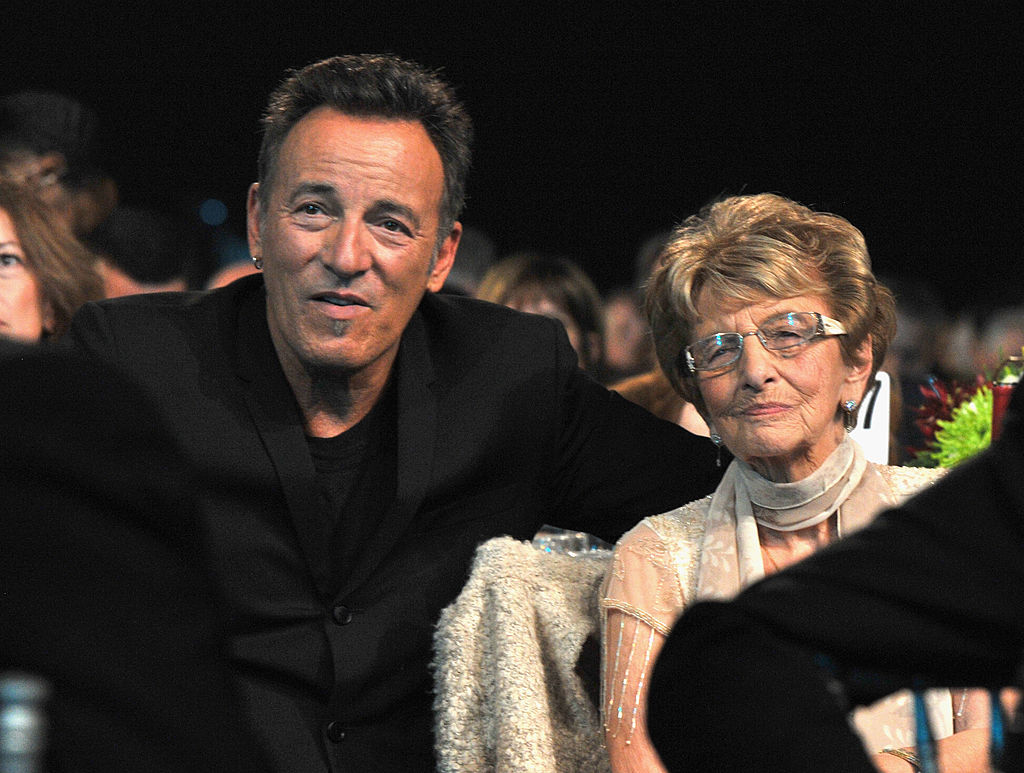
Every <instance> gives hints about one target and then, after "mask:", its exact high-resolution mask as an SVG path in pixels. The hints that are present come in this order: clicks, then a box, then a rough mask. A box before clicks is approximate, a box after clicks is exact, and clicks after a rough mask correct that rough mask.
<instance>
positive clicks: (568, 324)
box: [476, 253, 604, 376]
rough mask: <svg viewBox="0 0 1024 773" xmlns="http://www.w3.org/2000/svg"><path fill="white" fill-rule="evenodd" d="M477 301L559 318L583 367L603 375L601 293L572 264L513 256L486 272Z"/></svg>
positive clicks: (543, 257)
mask: <svg viewBox="0 0 1024 773" xmlns="http://www.w3.org/2000/svg"><path fill="white" fill-rule="evenodd" d="M476 297H477V298H479V299H481V300H484V301H490V302H491V303H499V304H501V305H502V306H508V307H510V308H513V309H518V310H519V311H525V312H529V313H532V314H543V315H545V316H548V317H552V318H554V319H557V320H559V321H560V322H561V323H562V325H563V326H564V327H565V331H566V333H567V334H568V336H569V342H570V343H571V344H572V348H573V349H575V350H576V354H577V356H578V357H579V360H580V367H581V368H583V369H584V370H586V371H588V372H589V373H590V374H591V375H594V376H599V375H600V371H601V369H602V358H603V352H604V320H603V316H602V315H603V312H602V302H601V295H600V293H599V292H598V290H597V287H595V286H594V283H593V281H591V279H590V277H589V276H587V274H586V272H584V271H583V269H582V268H580V267H579V266H578V265H577V264H576V263H574V262H573V261H571V260H569V259H568V258H563V257H556V256H548V255H539V254H534V253H522V254H517V255H511V256H509V257H507V258H503V259H501V260H499V261H498V262H497V263H495V264H494V265H493V266H491V267H490V268H489V269H488V270H487V273H486V274H484V278H483V279H482V280H481V282H480V287H479V288H478V289H477V292H476Z"/></svg>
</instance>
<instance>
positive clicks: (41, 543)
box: [0, 339, 267, 773]
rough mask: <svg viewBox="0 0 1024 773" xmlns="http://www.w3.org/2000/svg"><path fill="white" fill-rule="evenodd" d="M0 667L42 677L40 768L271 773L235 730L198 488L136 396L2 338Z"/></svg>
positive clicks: (89, 370) (102, 376) (95, 367)
mask: <svg viewBox="0 0 1024 773" xmlns="http://www.w3.org/2000/svg"><path fill="white" fill-rule="evenodd" d="M0 393H2V394H3V400H0V438H2V440H0V514H2V515H0V518H2V523H3V527H2V535H3V536H2V538H0V621H2V622H0V672H18V673H22V674H29V675H31V676H32V677H33V678H36V679H42V680H43V681H44V683H45V684H47V685H48V686H49V691H50V697H49V700H48V701H47V703H46V704H45V706H44V711H45V716H46V719H47V723H48V724H49V728H48V730H47V733H46V734H47V736H48V739H47V742H46V745H45V748H46V750H47V760H46V769H47V770H52V771H58V770H59V771H67V772H69V773H72V772H74V771H99V770H102V771H110V772H111V773H115V772H117V771H124V772H125V773H128V772H129V771H131V772H132V773H137V772H138V771H146V772H152V773H157V772H160V773H178V772H179V771H185V770H188V771H210V772H211V773H213V771H217V773H223V772H224V771H238V773H242V772H243V771H244V772H245V773H252V772H253V771H260V770H266V769H267V768H266V767H265V764H264V763H263V762H261V761H260V760H259V759H258V754H257V751H256V749H255V748H254V745H253V740H252V736H251V735H250V734H249V731H248V729H247V728H245V726H244V724H243V723H242V722H241V721H240V715H239V710H238V703H237V700H236V696H235V695H234V693H233V690H232V687H231V683H230V677H229V673H228V668H227V665H226V663H225V662H224V660H223V653H222V647H223V631H222V628H221V623H220V618H219V613H218V611H217V610H216V601H215V595H214V592H213V586H212V584H211V582H210V578H209V577H208V576H207V575H206V573H205V569H204V568H203V567H202V565H201V563H200V561H199V560H198V555H197V553H198V534H197V531H198V528H199V524H198V519H197V513H196V511H195V509H194V507H193V506H192V505H194V499H193V498H192V495H193V490H194V485H193V484H194V479H193V478H192V477H191V476H190V475H189V473H188V470H187V468H186V466H185V462H184V460H183V458H182V457H181V454H180V453H179V452H178V451H177V449H176V448H175V446H174V444H173V442H172V440H171V436H170V434H169V433H168V432H167V430H166V428H165V427H164V426H163V425H162V424H161V423H160V421H159V419H158V416H157V414H156V412H155V410H154V409H153V406H152V404H151V403H149V402H147V401H146V400H145V399H144V397H143V395H142V393H141V391H140V390H139V389H138V388H137V387H133V386H132V385H131V384H127V383H124V382H123V381H122V380H121V379H120V378H119V377H118V375H117V374H116V373H115V372H113V371H112V369H111V368H109V367H108V366H103V365H102V363H96V362H91V361H89V360H85V359H82V358H79V357H74V356H72V355H70V354H67V353H62V352H56V351H51V350H46V349H43V348H36V347H28V346H25V345H21V344H14V343H11V342H5V341H3V340H2V339H0Z"/></svg>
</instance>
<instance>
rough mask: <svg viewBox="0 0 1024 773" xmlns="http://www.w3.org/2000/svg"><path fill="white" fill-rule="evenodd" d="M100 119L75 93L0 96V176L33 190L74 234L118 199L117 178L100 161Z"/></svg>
mask: <svg viewBox="0 0 1024 773" xmlns="http://www.w3.org/2000/svg"><path fill="white" fill-rule="evenodd" d="M99 129H100V127H99V120H98V118H97V116H96V113H95V112H94V111H93V110H91V109H90V108H88V107H86V106H85V105H83V104H82V103H80V102H78V101H77V100H75V99H72V98H70V97H67V96H65V95H63V94H58V93H55V92H50V91H32V90H27V91H19V92H16V93H13V94H8V95H7V96H5V97H3V98H2V99H0V177H4V178H6V179H8V180H10V181H13V182H16V183H22V184H24V185H26V186H28V187H30V188H32V189H34V190H35V191H36V193H37V194H38V195H39V197H40V198H41V199H42V200H43V201H44V202H45V203H46V204H47V205H48V206H49V207H51V208H52V209H53V211H54V212H55V213H57V216H58V217H59V218H60V219H61V220H62V221H64V223H65V224H66V225H67V226H68V227H69V228H70V229H71V230H72V231H73V232H74V233H75V234H76V235H78V236H84V235H86V234H88V233H90V232H91V231H92V230H93V229H94V228H95V227H96V226H97V225H99V224H100V223H101V222H103V220H105V219H106V218H107V216H108V215H109V214H110V213H111V212H112V211H113V209H114V207H115V206H116V205H117V199H118V189H117V183H116V182H115V181H114V179H113V178H112V177H111V176H110V174H108V173H107V171H106V170H105V169H104V164H103V163H102V162H101V160H100V159H101V155H102V152H101V142H100V131H99Z"/></svg>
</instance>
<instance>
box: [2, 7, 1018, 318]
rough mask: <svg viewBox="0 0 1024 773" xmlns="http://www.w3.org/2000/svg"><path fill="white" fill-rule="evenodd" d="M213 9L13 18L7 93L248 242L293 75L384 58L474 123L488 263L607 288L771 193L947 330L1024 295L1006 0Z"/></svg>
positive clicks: (87, 11) (126, 177) (151, 192)
mask: <svg viewBox="0 0 1024 773" xmlns="http://www.w3.org/2000/svg"><path fill="white" fill-rule="evenodd" d="M208 5H209V7H201V8H197V9H195V10H174V11H164V10H160V8H155V9H154V8H152V7H145V6H144V4H138V5H132V6H127V5H125V6H123V7H122V8H121V9H120V10H118V9H112V8H110V7H108V6H95V5H91V4H89V3H87V2H86V0H83V2H82V3H81V4H79V5H71V4H68V3H56V4H53V3H42V4H35V5H33V6H32V7H31V8H28V9H24V10H19V9H13V10H11V9H8V10H7V11H5V12H4V14H3V16H4V23H3V26H4V28H5V30H4V35H3V36H2V38H3V40H4V43H3V46H4V48H6V51H5V52H4V54H3V61H4V65H5V67H4V77H3V84H2V86H3V90H4V91H10V90H14V89H16V88H23V87H28V86H34V87H48V88H55V89H58V90H62V91H64V92H66V93H68V94H70V95H72V96H76V97H78V98H80V99H82V100H83V101H85V102H87V103H89V104H91V105H92V106H93V107H94V108H96V109H97V111H98V112H99V113H100V115H101V117H102V120H103V122H104V125H105V127H106V130H107V135H108V138H109V141H110V142H109V146H110V148H111V151H112V152H111V156H110V162H111V168H112V170H113V172H114V174H115V176H116V177H117V178H118V180H119V182H120V185H121V189H122V194H123V199H124V200H125V201H126V202H128V203H138V204H150V205H154V206H161V207H165V208H175V209H177V210H180V211H183V212H185V211H188V212H191V208H192V207H194V205H195V203H196V202H198V201H200V200H202V199H204V198H206V197H216V198H219V199H221V200H223V201H224V202H225V203H226V204H227V205H228V207H229V220H228V222H227V224H226V225H227V227H228V228H229V229H231V230H233V231H234V232H235V233H237V234H238V235H239V236H241V235H242V234H243V233H244V231H243V228H244V224H243V220H244V212H243V204H244V197H245V189H246V186H247V185H248V183H249V182H251V181H252V180H253V179H254V177H255V166H256V163H255V160H256V153H257V149H258V135H257V121H258V118H259V115H260V111H261V109H262V107H263V104H264V101H265V99H266V96H267V94H268V93H269V91H270V90H271V89H272V88H273V87H274V86H275V85H276V83H277V82H278V81H279V79H280V78H281V77H282V76H283V74H284V73H285V70H287V69H288V68H293V67H300V66H302V65H304V64H307V63H309V62H311V61H314V60H317V59H320V58H322V57H325V56H330V55H333V54H337V53H355V52H365V51H390V52H393V53H396V54H399V55H402V56H405V57H408V58H412V59H416V60H418V61H421V62H422V63H424V64H426V65H429V66H431V67H439V68H442V69H443V71H444V73H445V74H446V76H447V78H448V80H449V81H451V82H452V83H453V84H455V86H456V87H457V90H458V92H459V94H460V95H461V97H462V98H463V100H464V101H465V102H466V103H467V105H468V107H469V110H470V113H471V115H472V116H473V118H474V121H475V124H476V127H477V146H476V153H475V163H474V168H473V171H472V173H471V177H470V183H469V194H470V199H469V205H468V208H467V211H466V213H465V216H464V218H463V222H465V223H466V224H468V225H473V226H476V227H478V228H481V229H482V230H484V231H486V232H487V233H489V234H490V235H491V236H492V238H494V239H495V240H496V242H497V243H498V246H499V248H500V251H501V252H503V253H506V252H509V251H512V250H518V249H538V250H547V251H555V252H560V253H564V254H568V255H570V256H571V257H574V258H575V259H577V260H578V261H579V262H580V263H581V264H582V265H584V267H585V268H586V269H587V271H588V272H589V273H590V274H591V276H592V277H593V278H594V280H595V281H596V282H597V284H598V286H599V287H600V288H601V289H602V290H608V289H610V288H611V287H612V286H614V285H616V284H621V283H626V282H629V281H630V280H631V279H632V261H633V257H634V254H635V253H636V250H637V248H638V246H639V244H640V242H641V241H642V240H643V239H644V238H645V237H646V236H648V235H650V234H651V233H653V232H655V231H658V230H661V229H665V228H668V227H670V226H671V225H673V224H674V223H676V222H677V221H679V220H680V219H682V218H684V217H686V216H687V215H689V214H691V213H693V212H694V211H696V210H697V209H698V208H699V207H700V206H701V205H702V204H703V203H705V202H706V201H708V200H709V199H711V198H713V197H715V196H718V195H721V194H729V193H740V192H748V193H754V192H760V191H766V190H770V191H776V192H779V193H782V194H784V195H787V196H789V197H791V198H795V199H797V200H799V201H801V202H803V203H806V204H808V205H811V206H813V207H815V208H822V209H829V210H831V211H834V212H837V213H839V214H841V215H843V216H845V217H847V218H848V219H850V220H851V221H852V222H853V223H854V224H855V225H857V226H858V227H860V228H861V230H863V231H864V233H865V235H866V237H867V241H868V246H869V249H870V250H871V252H872V255H873V258H874V261H875V268H876V271H877V272H878V273H880V274H882V275H884V276H895V277H904V278H909V279H927V280H930V281H932V282H933V283H934V284H935V285H936V287H937V288H938V289H939V291H940V292H941V294H942V297H943V299H944V301H945V302H946V304H948V306H949V308H950V310H951V311H956V310H963V309H982V310H983V309H987V308H991V307H994V306H996V305H1002V304H1009V303H1019V302H1020V301H1021V282H1020V281H1019V279H1018V276H1019V273H1020V272H1019V263H1020V259H1019V255H1020V246H1021V243H1022V239H1021V236H1022V232H1024V229H1022V226H1021V221H1022V214H1024V213H1022V211H1021V207H1020V204H1019V201H1018V196H1017V189H1018V172H1019V160H1018V156H1019V151H1018V150H1017V145H1018V137H1019V135H1020V133H1021V126H1020V122H1019V119H1018V118H1015V117H1013V116H1015V115H1016V114H1017V112H1018V110H1019V107H1020V101H1021V100H1020V98H1019V97H1018V92H1019V90H1020V88H1021V87H1020V85H1019V83H1018V78H1017V77H1015V76H1016V72H1015V68H1014V64H1015V62H1016V60H1017V59H1019V57H1020V55H1021V46H1020V41H1019V32H1018V30H1019V29H1020V25H1019V22H1018V21H1017V19H1016V18H1014V17H1015V12H1014V11H1012V10H1010V9H1011V8H1012V7H1014V6H1015V5H1016V4H1015V3H1005V4H993V5H992V6H990V7H988V6H986V5H985V4H972V6H971V9H970V10H961V11H957V12H956V13H955V14H953V15H949V14H948V12H942V11H939V10H937V9H936V7H941V6H943V5H945V4H934V6H935V7H931V6H930V4H923V3H922V4H920V5H919V6H918V5H913V6H912V5H908V4H897V3H864V4H824V3H810V2H808V3H791V4H787V3H771V4H761V3H752V2H751V3H736V2H711V1H710V0H709V2H708V3H707V5H705V6H701V5H697V4H689V3H673V4H664V5H661V4H636V5H630V6H628V7H627V5H626V4H617V7H618V8H619V10H615V11H610V10H608V11H603V10H600V9H601V8H602V7H603V6H604V5H605V4H603V3H592V4H591V3H588V4H582V3H580V4H556V3H551V4H548V5H547V6H542V10H534V11H530V10H529V7H530V6H531V5H532V4H526V5H525V6H524V5H523V4H520V3H501V2H492V3H478V4H462V5H460V4H455V3H444V4H440V3H438V4H422V3H421V4H412V3H409V4H406V3H389V2H367V3H359V4H356V3H351V2H333V3H316V2H308V3H277V4H273V5H271V4H268V5H267V6H266V9H264V8H261V7H260V5H259V4H251V5H247V4H243V3H219V4H217V3H213V4H208ZM844 6H847V7H844ZM850 6H852V7H850Z"/></svg>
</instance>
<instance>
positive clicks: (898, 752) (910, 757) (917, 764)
mask: <svg viewBox="0 0 1024 773" xmlns="http://www.w3.org/2000/svg"><path fill="white" fill-rule="evenodd" d="M882 753H883V754H891V755H892V756H893V757H899V758H900V759H901V760H904V761H905V762H909V763H910V765H911V767H913V768H914V771H915V773H921V758H920V757H918V756H917V755H916V754H914V753H913V752H908V751H907V750H906V749H896V748H893V747H891V746H887V747H886V748H884V749H882Z"/></svg>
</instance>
